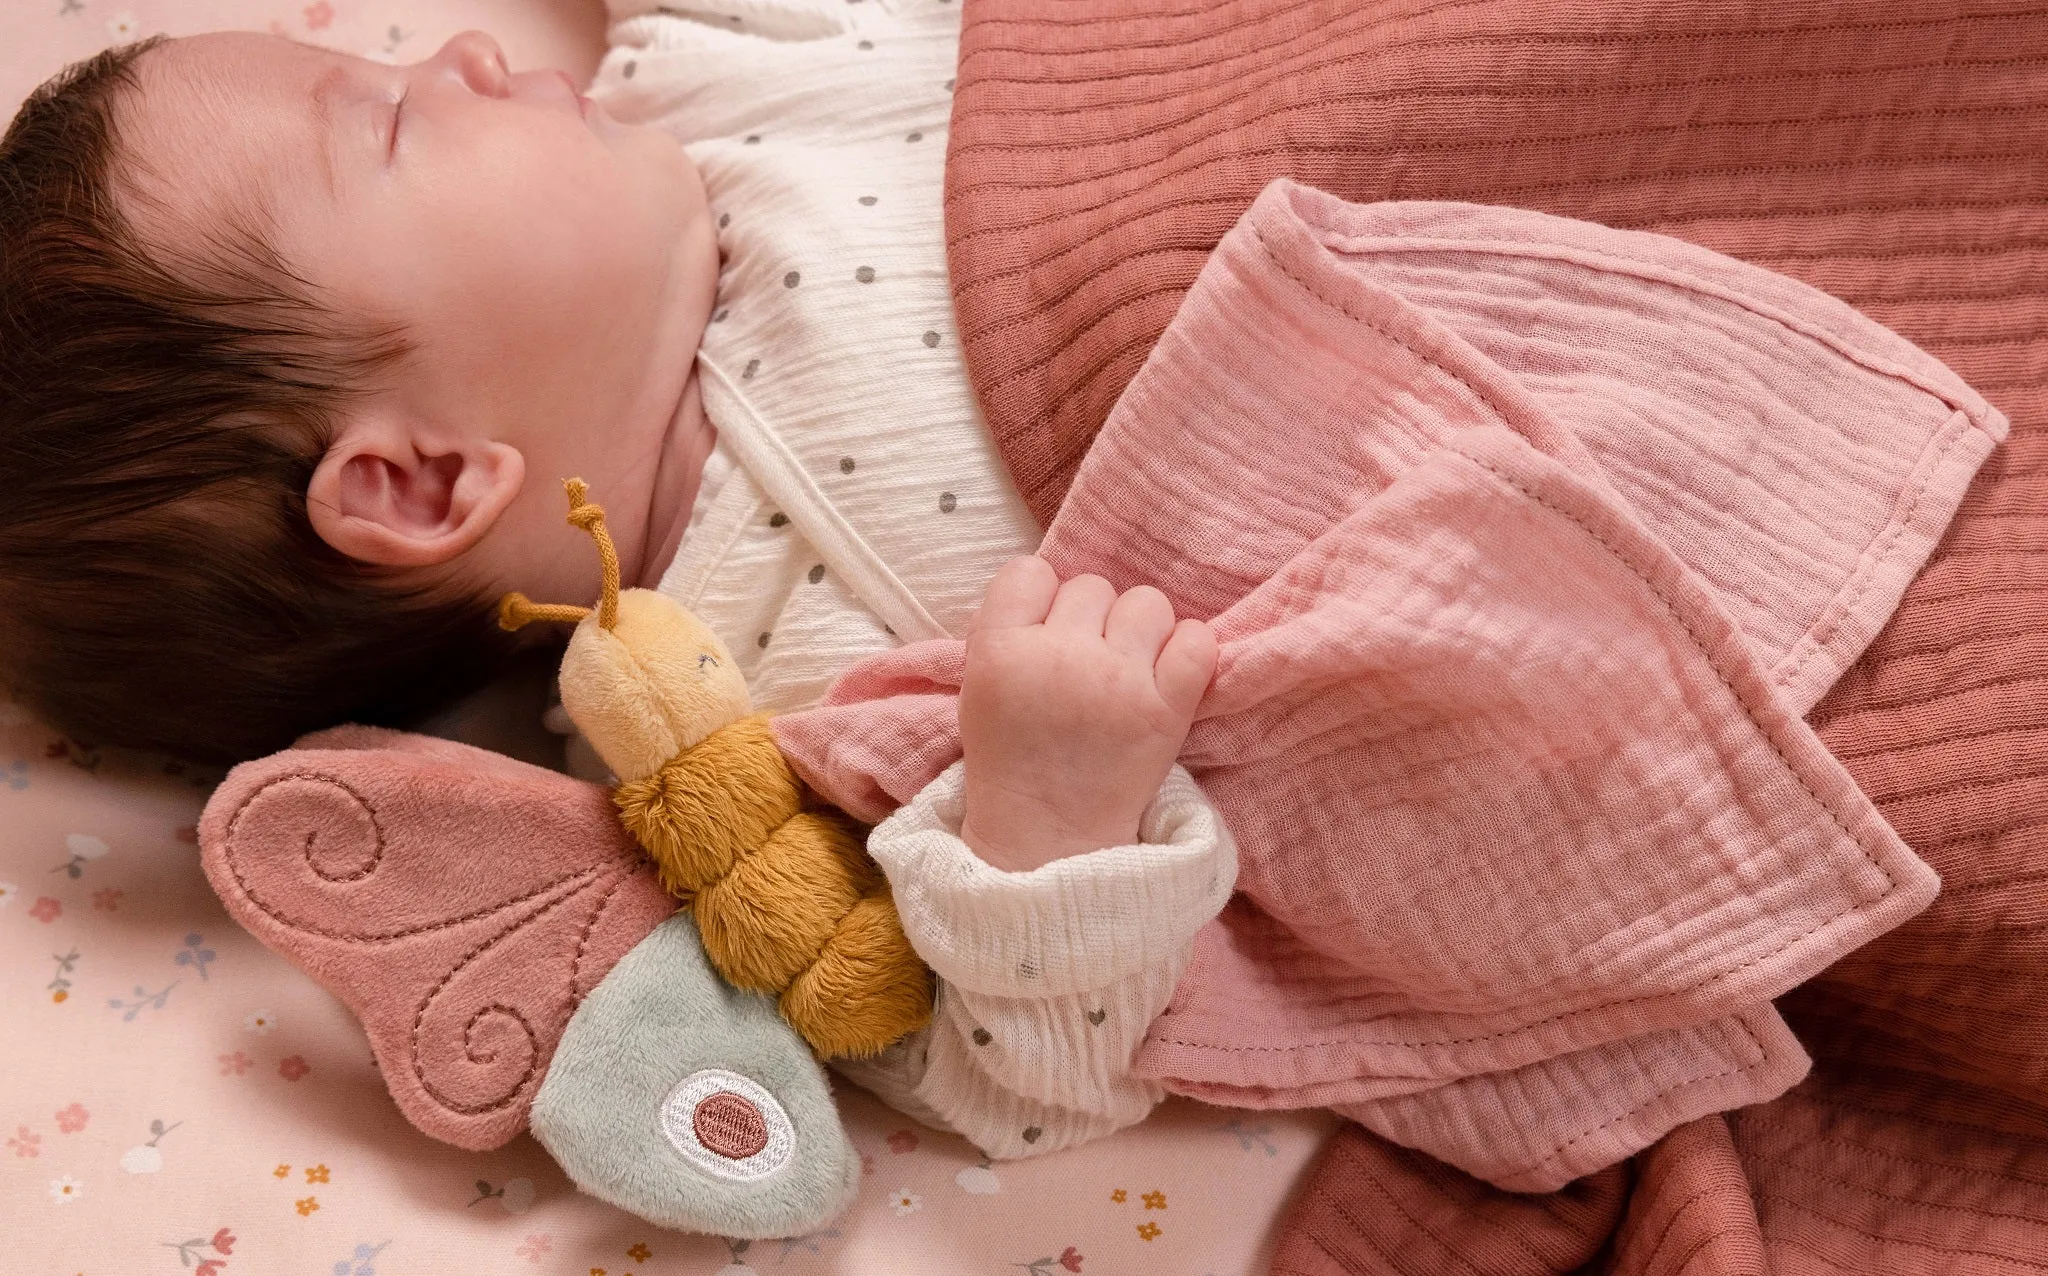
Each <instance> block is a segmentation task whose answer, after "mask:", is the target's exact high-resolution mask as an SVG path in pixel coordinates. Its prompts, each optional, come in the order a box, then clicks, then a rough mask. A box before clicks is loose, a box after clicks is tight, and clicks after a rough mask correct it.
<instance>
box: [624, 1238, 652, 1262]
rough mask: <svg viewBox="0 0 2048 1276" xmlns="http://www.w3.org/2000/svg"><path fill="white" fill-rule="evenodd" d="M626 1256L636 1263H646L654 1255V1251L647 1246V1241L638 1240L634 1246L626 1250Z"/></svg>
mask: <svg viewBox="0 0 2048 1276" xmlns="http://www.w3.org/2000/svg"><path fill="white" fill-rule="evenodd" d="M626 1257H627V1258H630V1259H632V1260H633V1261H634V1262H636V1263H644V1262H646V1261H647V1260H648V1259H650V1258H653V1257H654V1251H653V1250H651V1249H649V1248H647V1242H646V1241H636V1242H634V1244H633V1248H631V1249H629V1250H627V1251H626Z"/></svg>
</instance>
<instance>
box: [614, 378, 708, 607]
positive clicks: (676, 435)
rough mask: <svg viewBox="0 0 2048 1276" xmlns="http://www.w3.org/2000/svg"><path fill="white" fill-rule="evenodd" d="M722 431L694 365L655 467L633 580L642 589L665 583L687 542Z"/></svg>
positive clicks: (684, 384) (685, 383) (684, 385)
mask: <svg viewBox="0 0 2048 1276" xmlns="http://www.w3.org/2000/svg"><path fill="white" fill-rule="evenodd" d="M717 441H718V431H717V430H716V429H714V428H712V425H711V420H710V418H708V417H706V416H705V415H704V396H703V395H702V394H701V393H699V391H698V386H697V370H696V368H695V367H694V366H692V367H691V369H690V376H689V379H688V380H686V381H685V382H684V383H683V396H682V399H681V401H680V402H679V403H678V404H677V405H676V414H675V417H674V418H673V419H672V420H671V421H670V422H669V427H668V434H667V436H666V437H665V438H664V439H663V440H662V445H661V460H660V461H659V462H658V463H657V464H656V466H655V470H654V491H653V494H652V495H651V497H650V498H649V500H648V503H647V541H646V546H645V548H644V549H643V550H642V552H641V555H640V564H641V565H640V575H639V579H637V580H635V581H633V582H632V583H633V584H635V585H638V586H640V587H641V588H643V589H653V588H655V587H656V586H658V585H660V584H661V578H662V577H663V576H664V575H666V574H667V572H668V567H669V564H670V563H671V562H674V561H675V556H676V549H677V547H678V546H679V545H681V544H682V540H683V529H684V528H685V527H686V526H688V525H689V522H690V508H691V506H693V505H695V504H696V501H697V487H698V484H699V483H700V482H701V481H702V480H703V477H704V463H705V461H706V460H707V459H708V458H709V457H710V456H711V446H712V444H714V443H716V442H717Z"/></svg>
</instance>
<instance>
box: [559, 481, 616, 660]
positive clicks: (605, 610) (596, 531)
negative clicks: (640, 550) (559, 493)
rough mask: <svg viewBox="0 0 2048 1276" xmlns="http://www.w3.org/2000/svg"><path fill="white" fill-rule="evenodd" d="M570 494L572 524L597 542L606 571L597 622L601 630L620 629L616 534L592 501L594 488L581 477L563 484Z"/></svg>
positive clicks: (598, 556)
mask: <svg viewBox="0 0 2048 1276" xmlns="http://www.w3.org/2000/svg"><path fill="white" fill-rule="evenodd" d="M562 487H563V488H564V489H565V490H566V491H567V492H568V493H569V521H570V522H571V523H573V524H575V525H576V526H578V527H580V528H582V529H583V530H584V531H586V532H589V533H590V539H592V540H594V541H596V542H597V560H598V562H599V563H600V564H602V566H603V568H604V586H603V592H602V593H600V594H599V595H598V599H597V623H598V626H599V627H600V628H604V629H616V628H618V626H619V551H618V550H617V549H616V548H614V547H613V545H612V534H611V532H610V531H609V530H608V529H607V528H606V527H605V525H604V506H602V505H598V504H595V503H593V502H592V501H591V500H590V485H589V484H588V483H585V482H584V481H583V480H582V479H580V478H572V479H570V480H569V481H568V482H566V483H564V484H562Z"/></svg>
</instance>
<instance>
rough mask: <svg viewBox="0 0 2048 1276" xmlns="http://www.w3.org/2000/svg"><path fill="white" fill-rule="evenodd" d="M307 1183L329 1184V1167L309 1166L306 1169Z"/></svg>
mask: <svg viewBox="0 0 2048 1276" xmlns="http://www.w3.org/2000/svg"><path fill="white" fill-rule="evenodd" d="M306 1181H307V1182H308V1183H325V1182H327V1181H328V1180H327V1167H326V1166H324V1165H309V1166H307V1167H306Z"/></svg>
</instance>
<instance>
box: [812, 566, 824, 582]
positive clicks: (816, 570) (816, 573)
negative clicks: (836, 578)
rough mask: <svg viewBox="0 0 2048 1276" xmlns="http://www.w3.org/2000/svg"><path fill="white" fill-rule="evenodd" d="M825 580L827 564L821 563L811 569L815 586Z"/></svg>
mask: <svg viewBox="0 0 2048 1276" xmlns="http://www.w3.org/2000/svg"><path fill="white" fill-rule="evenodd" d="M823 579H825V564H823V563H819V564H818V565H817V566H815V567H813V568H811V583H812V584H813V585H815V584H817V583H818V582H819V581H821V580H823Z"/></svg>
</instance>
